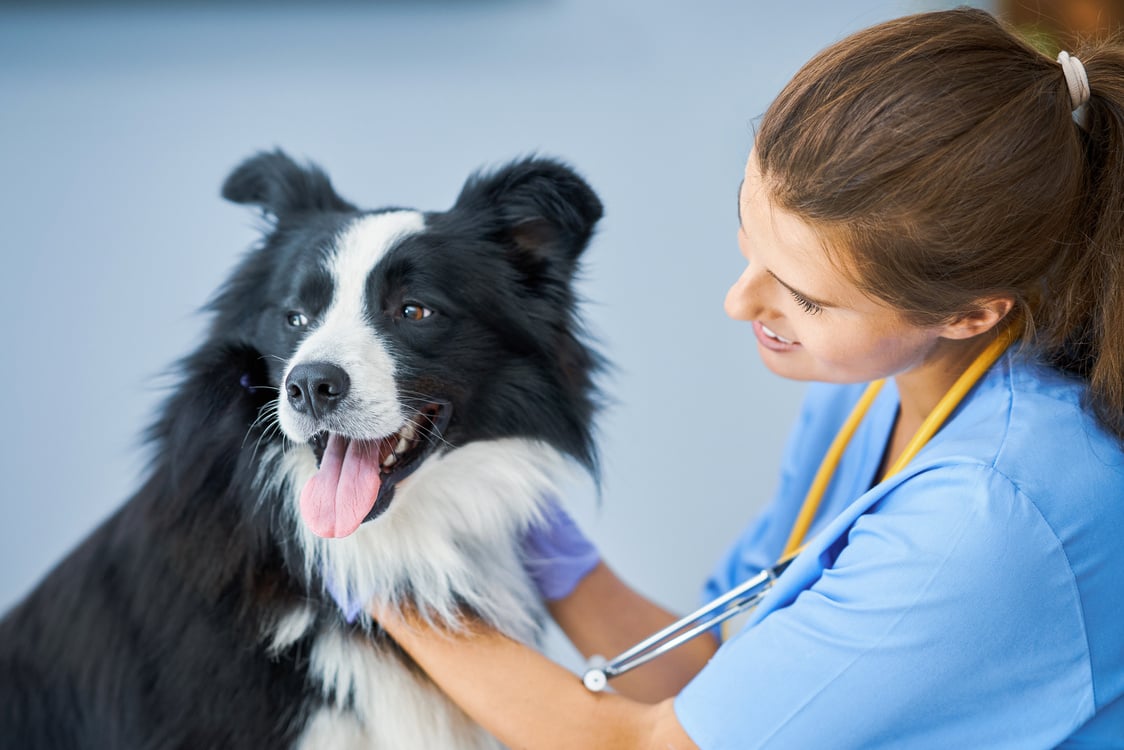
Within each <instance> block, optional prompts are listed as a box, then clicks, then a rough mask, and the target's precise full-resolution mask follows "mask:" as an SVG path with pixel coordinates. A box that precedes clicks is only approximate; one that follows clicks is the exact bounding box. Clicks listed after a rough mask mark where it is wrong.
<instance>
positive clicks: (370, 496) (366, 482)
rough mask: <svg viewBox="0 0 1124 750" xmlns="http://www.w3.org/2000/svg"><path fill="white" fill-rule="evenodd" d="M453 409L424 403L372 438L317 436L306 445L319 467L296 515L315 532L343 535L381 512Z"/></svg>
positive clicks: (434, 441)
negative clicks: (398, 425)
mask: <svg viewBox="0 0 1124 750" xmlns="http://www.w3.org/2000/svg"><path fill="white" fill-rule="evenodd" d="M451 412H452V409H451V407H450V405H449V404H448V403H447V402H443V401H441V402H433V403H429V404H426V405H425V406H424V407H423V408H421V409H420V410H419V411H418V412H416V413H415V414H414V415H413V417H412V418H410V419H409V420H407V422H406V424H405V426H404V427H402V429H400V430H399V431H398V432H396V433H395V434H393V435H390V436H389V437H385V438H379V439H377V440H359V439H354V438H349V437H346V436H344V435H340V434H338V433H334V432H320V433H317V434H316V435H314V436H313V438H312V439H311V440H310V441H309V445H310V446H311V447H312V450H313V451H314V452H315V454H316V461H317V464H318V465H319V469H318V470H317V472H316V473H315V474H314V475H313V476H312V478H311V479H309V480H308V483H307V484H305V486H304V490H303V491H302V492H301V503H300V506H301V516H303V518H304V521H305V523H306V524H307V525H308V528H309V529H311V530H312V532H313V533H314V534H317V535H318V536H322V537H344V536H348V535H349V534H352V533H354V531H355V530H356V529H358V528H359V526H360V525H361V524H362V523H364V522H365V521H370V520H372V519H374V518H377V517H378V516H380V515H382V514H383V513H385V512H386V510H387V508H389V507H390V503H391V501H392V500H393V499H394V489H395V487H396V486H397V485H398V483H399V482H401V481H402V480H403V479H405V478H406V477H408V476H409V475H410V474H412V473H413V472H414V471H415V470H416V469H417V468H418V467H419V466H421V464H422V462H423V461H424V460H425V459H426V457H427V456H429V455H430V454H431V453H433V451H434V450H435V449H436V448H437V446H438V445H439V444H440V443H441V442H442V440H443V437H442V436H443V433H444V430H445V427H446V426H447V425H448V423H449V418H450V416H451Z"/></svg>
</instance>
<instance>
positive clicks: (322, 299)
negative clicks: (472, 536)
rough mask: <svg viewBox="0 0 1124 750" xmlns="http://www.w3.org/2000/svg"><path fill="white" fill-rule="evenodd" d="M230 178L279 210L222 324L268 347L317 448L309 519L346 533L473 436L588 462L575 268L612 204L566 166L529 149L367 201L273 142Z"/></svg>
mask: <svg viewBox="0 0 1124 750" xmlns="http://www.w3.org/2000/svg"><path fill="white" fill-rule="evenodd" d="M222 192H223V196H224V197H226V198H227V199H229V200H231V201H234V202H236V203H242V204H250V205H255V206H258V207H259V208H261V210H262V211H263V212H264V213H265V214H266V216H267V217H268V218H269V219H270V222H269V226H268V229H267V230H266V232H265V236H264V238H263V242H262V243H261V246H260V247H258V248H256V249H255V250H254V251H253V252H252V253H250V255H249V256H248V257H247V258H246V259H245V261H244V262H243V263H242V264H241V266H240V267H239V268H238V270H237V271H236V272H235V274H234V276H233V277H232V279H231V280H230V281H229V282H228V284H227V285H226V286H225V287H224V289H223V290H222V291H221V293H220V294H219V296H218V297H217V298H216V300H215V302H214V304H213V309H214V310H215V312H216V318H215V321H214V325H213V328H212V335H213V336H219V337H223V338H225V339H227V340H229V341H232V342H233V343H237V344H238V345H241V346H249V347H250V348H251V349H253V350H254V351H256V352H258V353H260V355H261V358H262V367H261V368H260V370H259V373H258V374H257V376H256V377H259V378H265V379H267V380H268V382H267V383H261V384H259V385H263V386H267V387H275V388H277V389H278V398H277V401H276V407H277V418H278V421H279V424H280V427H281V430H282V431H283V432H284V436H285V437H286V438H287V439H288V440H289V441H290V442H291V443H294V444H296V446H297V447H296V449H298V450H307V451H310V452H312V453H313V454H315V456H316V460H317V463H318V464H319V467H320V468H319V470H318V471H317V472H316V474H315V475H314V476H313V478H312V479H311V480H310V481H309V482H308V484H307V485H306V486H305V488H304V492H303V495H302V498H301V505H302V513H303V515H304V517H305V520H306V522H308V524H309V526H310V527H311V528H312V529H313V530H314V531H315V532H316V533H318V534H320V535H322V536H345V535H347V534H349V533H351V532H352V531H354V530H355V529H356V528H357V527H358V526H359V525H360V524H361V523H362V522H363V521H364V520H370V519H373V518H375V517H376V516H378V515H380V514H381V513H382V512H384V511H385V510H386V509H387V508H388V507H389V505H390V503H391V500H392V499H393V497H394V491H395V487H396V485H397V484H398V483H399V482H402V481H403V480H404V479H406V478H407V477H408V476H410V474H411V473H412V472H413V471H414V470H415V469H417V468H418V467H419V466H420V465H421V464H422V462H423V461H424V460H425V459H426V458H427V457H429V456H430V455H432V454H433V453H435V452H442V451H446V450H449V449H450V448H456V447H460V446H463V445H466V444H468V443H471V442H474V441H480V440H490V439H499V438H507V437H522V438H529V439H533V440H539V441H543V442H545V443H548V444H550V445H552V446H553V447H554V448H556V449H557V450H559V451H561V452H562V453H565V454H568V455H570V456H572V457H574V458H575V459H577V460H578V461H579V462H582V463H584V464H586V465H587V466H590V467H592V466H593V464H594V463H595V456H594V449H593V445H592V439H591V420H592V415H593V410H594V398H595V392H594V388H593V385H592V374H593V372H594V371H595V370H596V368H597V366H598V360H597V357H596V355H594V354H593V353H592V352H591V351H590V350H589V348H588V347H587V346H586V345H585V344H584V343H583V341H582V335H581V331H580V327H579V324H578V321H577V319H576V314H575V300H574V293H573V289H572V281H573V279H574V274H575V271H576V268H577V265H578V259H579V256H580V255H581V253H582V251H583V250H584V249H585V247H586V245H587V243H588V241H589V239H590V236H591V235H592V233H593V228H594V225H595V224H596V222H597V221H598V219H599V218H600V217H601V204H600V202H599V201H598V199H597V197H596V195H595V194H594V193H593V191H592V190H591V189H590V188H589V186H588V185H587V184H586V183H585V182H584V181H583V180H582V179H581V178H580V177H578V176H577V175H576V174H575V173H574V172H573V171H572V170H571V169H569V168H568V167H566V166H564V165H562V164H560V163H558V162H556V161H552V160H547V159H538V158H531V159H525V160H521V161H517V162H514V163H511V164H509V165H507V166H505V167H503V168H501V169H498V170H496V171H493V172H491V173H488V174H479V175H476V176H473V177H471V178H470V179H469V180H468V181H467V182H466V184H465V185H464V188H463V189H462V191H461V193H460V196H459V197H458V198H457V200H456V203H455V205H454V206H453V207H452V208H451V209H449V210H448V211H444V212H421V211H414V210H405V209H397V208H394V209H381V210H376V211H365V210H360V209H357V208H356V207H354V206H353V205H352V204H350V203H349V202H347V201H345V200H344V199H342V198H340V197H339V196H338V195H337V194H336V192H335V190H334V189H333V188H332V186H331V184H330V182H329V181H328V178H327V177H326V176H325V175H324V173H323V172H321V171H320V170H319V169H317V168H315V167H312V166H301V165H298V164H297V163H295V162H294V161H293V160H292V159H290V158H289V157H288V156H286V155H285V154H283V153H281V152H272V153H262V154H259V155H257V156H254V157H252V158H250V159H248V160H247V161H245V162H244V163H242V164H241V165H240V166H238V167H237V168H236V169H235V170H234V172H233V173H232V174H231V175H230V176H229V177H228V178H227V180H226V182H225V184H224V185H223V191H222Z"/></svg>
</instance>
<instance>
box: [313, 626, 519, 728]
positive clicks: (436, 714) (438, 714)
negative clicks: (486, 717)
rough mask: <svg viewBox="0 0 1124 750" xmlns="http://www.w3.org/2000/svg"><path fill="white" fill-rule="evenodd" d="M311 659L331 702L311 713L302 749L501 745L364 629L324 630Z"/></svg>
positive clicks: (316, 674) (314, 671) (315, 676)
mask: <svg viewBox="0 0 1124 750" xmlns="http://www.w3.org/2000/svg"><path fill="white" fill-rule="evenodd" d="M310 667H311V669H310V671H311V676H312V678H313V679H314V680H317V681H319V682H320V684H321V686H322V687H323V690H324V694H325V697H326V698H328V700H329V703H328V704H327V705H326V706H325V707H324V708H321V709H319V710H318V711H316V712H315V713H313V715H312V716H311V717H310V718H309V721H308V724H307V725H306V726H305V729H304V731H303V733H302V734H301V736H300V739H299V740H298V741H297V743H296V745H295V747H296V748H298V749H299V750H360V748H362V749H363V750H371V749H372V748H395V749H397V748H419V749H421V748H450V749H451V748H457V749H460V748H463V749H464V750H498V749H499V748H501V747H502V746H501V745H500V744H499V743H498V742H497V741H496V740H495V739H494V738H493V737H492V736H491V735H489V734H488V733H487V732H485V731H484V730H483V729H481V728H480V727H479V726H478V725H476V724H474V723H473V722H472V721H471V720H470V719H469V718H468V717H467V716H465V715H464V714H463V713H462V712H461V711H460V710H459V709H457V708H456V706H454V705H453V704H452V703H450V702H449V701H448V700H447V699H445V698H444V697H443V696H442V695H441V693H440V692H439V691H438V689H437V688H436V687H434V686H433V684H432V683H430V682H429V681H427V680H425V678H423V677H421V676H419V675H418V674H417V673H415V672H413V671H411V670H409V669H406V668H404V667H403V665H402V662H401V661H399V660H398V658H397V657H395V656H393V655H391V654H385V653H380V652H379V650H378V649H376V648H374V647H373V646H372V644H371V643H370V642H369V641H368V640H367V639H366V638H365V637H364V636H363V635H362V634H361V633H345V632H342V631H330V632H328V633H325V634H323V635H321V636H320V637H319V638H317V640H316V642H315V645H314V646H313V648H312V654H311V664H310Z"/></svg>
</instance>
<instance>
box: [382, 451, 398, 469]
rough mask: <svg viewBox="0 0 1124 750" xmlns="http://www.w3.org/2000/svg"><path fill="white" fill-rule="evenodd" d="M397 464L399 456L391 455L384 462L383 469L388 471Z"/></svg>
mask: <svg viewBox="0 0 1124 750" xmlns="http://www.w3.org/2000/svg"><path fill="white" fill-rule="evenodd" d="M396 463H398V456H397V455H396V454H394V453H391V454H390V455H389V456H387V457H386V458H384V459H383V460H382V465H383V467H384V468H387V469H389V468H390V467H391V466H394V464H396Z"/></svg>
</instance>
